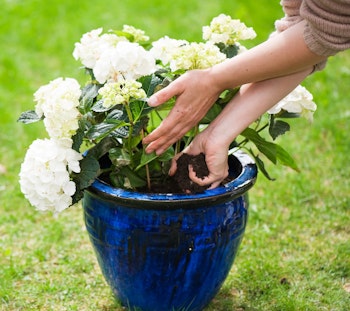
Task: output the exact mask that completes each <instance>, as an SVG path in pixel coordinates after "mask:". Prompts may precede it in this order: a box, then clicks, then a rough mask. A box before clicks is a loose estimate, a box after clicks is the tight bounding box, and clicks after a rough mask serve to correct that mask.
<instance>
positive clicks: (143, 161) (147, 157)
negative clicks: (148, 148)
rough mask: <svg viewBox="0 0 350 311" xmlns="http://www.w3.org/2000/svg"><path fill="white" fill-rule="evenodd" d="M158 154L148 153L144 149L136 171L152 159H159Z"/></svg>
mask: <svg viewBox="0 0 350 311" xmlns="http://www.w3.org/2000/svg"><path fill="white" fill-rule="evenodd" d="M157 158H158V156H157V155H156V153H155V152H152V153H146V152H145V151H144V150H143V152H142V156H141V160H140V164H139V165H138V166H137V167H136V169H135V170H136V171H137V170H139V169H140V168H141V167H143V166H145V165H146V164H148V163H150V162H151V161H153V160H155V159H157Z"/></svg>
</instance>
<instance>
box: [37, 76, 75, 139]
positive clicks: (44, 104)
mask: <svg viewBox="0 0 350 311" xmlns="http://www.w3.org/2000/svg"><path fill="white" fill-rule="evenodd" d="M80 95H81V90H80V85H79V83H78V82H77V81H76V80H75V79H72V78H67V79H65V80H64V79H63V78H57V79H55V80H53V81H51V82H50V83H49V84H47V85H44V86H41V87H40V88H39V89H38V90H37V91H36V92H35V93H34V100H35V101H36V102H37V104H36V106H35V112H36V114H37V115H38V116H39V117H42V116H44V124H45V128H46V131H47V132H48V134H49V135H50V137H51V138H54V139H63V138H66V139H70V138H71V137H72V136H73V135H74V134H75V132H76V130H77V129H78V127H79V125H78V118H79V115H80V113H79V110H78V108H77V107H78V106H79V97H80Z"/></svg>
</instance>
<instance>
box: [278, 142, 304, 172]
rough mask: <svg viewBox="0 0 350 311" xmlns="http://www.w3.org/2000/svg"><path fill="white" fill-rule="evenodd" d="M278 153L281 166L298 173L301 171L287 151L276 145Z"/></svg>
mask: <svg viewBox="0 0 350 311" xmlns="http://www.w3.org/2000/svg"><path fill="white" fill-rule="evenodd" d="M276 151H277V153H276V155H277V159H278V161H280V162H281V164H283V165H284V166H288V167H290V168H292V169H293V170H295V171H297V172H299V171H300V170H299V168H298V165H297V164H296V162H295V161H294V159H293V157H292V156H291V155H290V154H289V153H288V152H287V151H286V150H285V149H283V148H282V147H281V146H280V145H276Z"/></svg>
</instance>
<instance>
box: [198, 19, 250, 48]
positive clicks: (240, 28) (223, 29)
mask: <svg viewBox="0 0 350 311" xmlns="http://www.w3.org/2000/svg"><path fill="white" fill-rule="evenodd" d="M202 30H203V39H204V40H207V41H210V42H212V43H224V44H227V45H234V44H235V43H237V42H238V41H240V40H247V39H254V38H255V37H256V33H255V31H254V29H253V28H251V27H247V26H246V25H245V24H244V23H242V22H241V21H240V20H239V19H232V18H231V17H230V16H228V15H225V14H220V15H219V16H217V17H215V18H213V20H212V21H211V23H210V26H204V27H203V28H202Z"/></svg>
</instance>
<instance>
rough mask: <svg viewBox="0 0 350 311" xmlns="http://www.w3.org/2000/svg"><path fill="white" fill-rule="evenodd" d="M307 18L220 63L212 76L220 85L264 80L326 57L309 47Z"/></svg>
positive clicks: (222, 88) (305, 66) (312, 63)
mask: <svg viewBox="0 0 350 311" xmlns="http://www.w3.org/2000/svg"><path fill="white" fill-rule="evenodd" d="M304 27H305V22H304V21H303V22H300V23H298V24H296V25H294V26H292V27H291V28H289V29H287V30H286V31H284V32H282V33H280V34H278V35H276V36H274V37H272V38H270V39H269V40H268V41H266V42H264V43H262V44H260V45H258V46H256V47H254V48H252V49H250V50H248V51H246V52H244V53H242V54H240V55H237V56H236V57H233V58H231V59H229V60H227V61H225V62H224V63H221V64H218V65H216V66H214V67H213V68H211V69H210V70H209V77H210V79H211V80H212V81H213V83H214V84H215V85H216V86H217V88H218V89H221V90H224V89H227V88H233V87H236V86H239V85H243V84H247V83H251V82H257V81H263V80H266V79H271V78H276V77H281V76H286V75H289V74H293V73H297V72H300V71H304V70H306V69H308V68H311V67H313V66H314V65H316V64H317V63H319V62H321V61H324V60H325V59H326V57H325V56H320V55H317V54H315V53H313V52H311V50H310V49H309V48H308V47H307V45H306V44H305V41H304V38H303V31H304Z"/></svg>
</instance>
